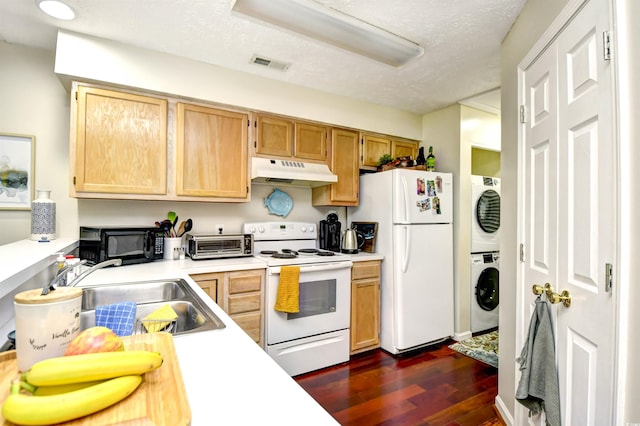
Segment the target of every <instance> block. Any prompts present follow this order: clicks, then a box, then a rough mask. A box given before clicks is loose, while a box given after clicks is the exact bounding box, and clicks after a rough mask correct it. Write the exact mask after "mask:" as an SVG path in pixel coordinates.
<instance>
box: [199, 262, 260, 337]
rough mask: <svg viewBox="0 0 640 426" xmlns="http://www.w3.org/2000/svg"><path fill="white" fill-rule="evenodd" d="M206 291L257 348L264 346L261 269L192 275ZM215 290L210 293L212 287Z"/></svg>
mask: <svg viewBox="0 0 640 426" xmlns="http://www.w3.org/2000/svg"><path fill="white" fill-rule="evenodd" d="M190 276H191V278H192V279H193V280H194V281H195V282H196V283H197V284H198V285H199V286H200V287H201V288H202V289H203V290H205V291H207V292H208V293H209V295H210V296H211V294H215V295H216V298H215V299H214V298H213V296H211V298H212V299H214V300H216V303H217V304H218V306H220V307H221V308H222V309H223V310H224V311H225V312H226V313H227V314H228V315H229V316H230V317H231V319H232V320H233V321H235V323H236V324H238V325H239V326H240V328H242V329H243V330H244V331H245V332H246V333H247V334H248V335H249V336H250V337H251V338H252V339H253V340H254V341H255V342H256V343H257V344H258V345H260V346H261V347H264V280H265V276H264V270H263V269H252V270H247V271H233V272H220V273H211V274H193V275H190ZM214 287H215V288H216V290H213V288H214Z"/></svg>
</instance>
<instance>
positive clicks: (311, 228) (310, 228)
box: [309, 225, 314, 234]
mask: <svg viewBox="0 0 640 426" xmlns="http://www.w3.org/2000/svg"><path fill="white" fill-rule="evenodd" d="M313 230H314V228H313V225H311V226H309V233H311V234H313Z"/></svg>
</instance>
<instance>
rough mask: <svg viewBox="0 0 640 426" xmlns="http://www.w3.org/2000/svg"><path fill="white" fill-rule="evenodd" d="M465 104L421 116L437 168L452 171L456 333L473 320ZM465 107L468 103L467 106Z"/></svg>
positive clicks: (469, 189)
mask: <svg viewBox="0 0 640 426" xmlns="http://www.w3.org/2000/svg"><path fill="white" fill-rule="evenodd" d="M462 108H463V107H462V106H461V105H458V104H454V105H451V106H448V107H446V108H443V109H440V110H438V111H434V112H431V113H429V114H425V115H424V116H423V117H422V127H423V136H422V139H423V145H424V146H427V147H428V146H430V145H432V146H433V152H434V155H435V156H436V170H441V171H444V172H451V173H453V192H454V200H453V223H454V227H453V251H454V255H453V267H454V290H455V292H454V295H455V305H454V306H455V333H456V335H460V334H463V335H464V334H465V333H468V332H469V331H470V329H471V323H470V306H471V305H470V296H469V285H470V280H471V268H470V253H471V239H470V235H471V222H470V216H469V210H470V205H471V183H470V179H469V175H470V174H471V148H470V147H467V148H464V147H463V146H462V144H461V138H462V135H461V130H460V123H461V120H462ZM464 108H466V107H464Z"/></svg>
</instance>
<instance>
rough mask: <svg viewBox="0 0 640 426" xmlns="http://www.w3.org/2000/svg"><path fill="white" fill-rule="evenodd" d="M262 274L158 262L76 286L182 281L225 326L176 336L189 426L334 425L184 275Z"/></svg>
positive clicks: (230, 264) (214, 264) (247, 265)
mask: <svg viewBox="0 0 640 426" xmlns="http://www.w3.org/2000/svg"><path fill="white" fill-rule="evenodd" d="M256 268H258V269H259V268H264V263H263V262H260V261H257V260H256V259H254V258H240V259H225V260H215V261H208V260H207V261H192V260H190V259H186V260H182V261H180V260H176V261H171V260H167V261H157V262H153V263H147V264H142V265H130V266H123V267H117V268H105V269H102V270H99V271H96V272H95V273H93V274H91V275H89V276H88V277H87V278H86V279H85V280H84V281H83V282H82V283H81V286H86V285H95V284H104V283H122V282H128V281H143V280H153V279H165V278H183V279H185V280H186V281H187V282H188V283H189V284H190V285H191V286H192V288H193V289H194V290H195V291H196V293H197V294H198V295H199V296H200V298H202V300H204V301H205V302H206V303H207V304H208V306H209V307H210V308H211V309H212V310H213V312H214V313H215V314H216V315H217V316H218V317H219V318H220V319H221V320H222V322H224V324H225V325H226V328H224V329H222V330H214V331H205V332H198V333H192V334H189V335H186V336H175V338H174V343H175V347H176V352H177V354H178V360H179V361H180V369H181V371H182V377H183V380H184V384H185V387H186V389H187V397H188V399H189V405H190V407H191V411H192V414H193V421H192V423H191V424H192V425H194V426H199V425H210V424H212V423H213V422H214V423H215V424H224V425H248V424H279V425H299V424H301V423H304V424H310V425H330V424H337V422H336V421H335V420H334V419H333V417H331V415H329V413H327V412H326V411H325V410H324V409H323V408H322V407H321V406H320V405H319V404H318V403H317V402H316V401H315V400H314V399H313V398H311V396H309V394H308V393H307V392H305V391H304V389H302V388H301V387H300V386H299V385H298V384H297V383H296V381H295V380H293V379H292V378H291V377H290V376H289V375H288V374H287V373H286V372H285V371H284V370H283V369H282V368H280V366H279V365H278V364H276V362H275V361H273V360H272V359H271V357H269V355H267V353H266V352H265V351H263V350H262V349H261V348H260V347H259V346H258V345H257V344H256V343H255V342H254V341H253V340H251V338H250V337H249V336H248V335H247V334H246V333H245V332H244V331H243V330H242V329H240V327H238V326H237V325H236V324H235V323H234V322H233V321H232V320H231V318H229V316H228V315H227V314H226V313H225V312H224V311H223V310H222V309H221V308H220V307H219V306H218V305H217V304H215V303H214V302H213V301H212V300H211V299H210V298H209V297H208V296H207V295H206V293H204V292H203V291H202V290H201V289H200V287H199V286H198V285H197V284H196V283H195V282H194V281H193V280H192V279H191V278H189V274H194V273H201V272H216V271H225V270H227V271H228V270H238V269H256Z"/></svg>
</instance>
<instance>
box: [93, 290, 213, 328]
mask: <svg viewBox="0 0 640 426" xmlns="http://www.w3.org/2000/svg"><path fill="white" fill-rule="evenodd" d="M119 302H135V303H136V304H137V308H136V324H135V329H134V333H146V332H147V330H146V328H145V327H144V326H143V325H142V323H143V321H142V319H143V318H144V317H146V316H147V315H149V314H151V313H152V312H154V311H156V310H157V309H159V308H161V307H162V306H164V305H167V304H168V305H169V306H171V308H173V310H174V311H175V313H176V314H177V315H178V318H177V319H176V320H175V321H172V322H163V321H161V324H160V326H161V329H156V330H155V331H166V332H170V333H171V334H173V335H181V334H187V333H194V332H199V331H207V330H217V329H221V328H224V327H225V325H224V323H223V322H222V321H221V320H220V318H218V317H217V316H216V314H215V313H213V311H212V310H211V309H210V308H209V307H208V306H207V305H206V304H205V303H204V302H203V301H202V300H201V299H200V297H199V296H198V295H197V294H196V293H195V292H194V291H193V290H192V289H191V287H190V286H189V284H188V283H187V282H186V281H185V280H183V279H175V280H159V281H139V282H129V283H120V284H104V285H97V286H87V287H84V288H82V312H81V314H80V328H81V329H82V330H84V329H86V328H89V327H93V326H94V325H95V324H96V322H95V308H96V306H101V305H109V304H112V303H119ZM146 324H147V326H149V325H150V324H149V323H146ZM155 327H157V326H155ZM149 328H150V329H151V327H149Z"/></svg>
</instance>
